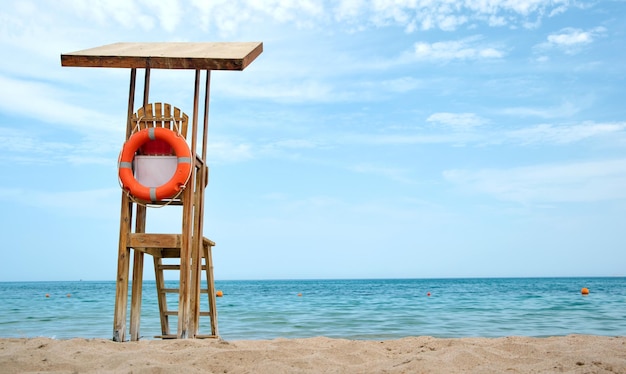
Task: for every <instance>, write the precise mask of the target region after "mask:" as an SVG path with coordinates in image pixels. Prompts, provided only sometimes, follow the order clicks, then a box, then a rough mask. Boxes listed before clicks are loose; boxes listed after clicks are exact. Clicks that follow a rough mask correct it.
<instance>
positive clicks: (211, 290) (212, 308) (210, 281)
mask: <svg viewBox="0 0 626 374" xmlns="http://www.w3.org/2000/svg"><path fill="white" fill-rule="evenodd" d="M211 243H212V244H213V245H215V243H213V242H212V241H211V240H209V239H207V238H203V244H204V245H203V246H202V249H203V251H204V261H205V263H206V264H205V271H206V283H207V293H208V297H209V312H210V313H211V321H210V323H211V334H212V335H215V336H217V335H219V330H218V325H217V300H216V297H215V277H214V275H213V254H212V253H211V252H212V251H211V249H212V248H213V245H210V244H211Z"/></svg>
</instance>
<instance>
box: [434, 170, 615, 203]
mask: <svg viewBox="0 0 626 374" xmlns="http://www.w3.org/2000/svg"><path fill="white" fill-rule="evenodd" d="M443 177H444V178H445V179H446V180H448V181H449V182H451V183H454V184H455V185H457V186H458V187H459V188H461V189H462V190H468V191H474V192H478V193H482V194H487V195H491V196H493V197H494V198H496V199H499V200H503V201H512V202H517V203H524V204H533V203H561V202H598V201H608V200H617V199H626V159H617V160H606V161H592V162H579V163H569V164H555V165H535V166H528V167H519V168H513V169H482V170H447V171H445V172H444V173H443Z"/></svg>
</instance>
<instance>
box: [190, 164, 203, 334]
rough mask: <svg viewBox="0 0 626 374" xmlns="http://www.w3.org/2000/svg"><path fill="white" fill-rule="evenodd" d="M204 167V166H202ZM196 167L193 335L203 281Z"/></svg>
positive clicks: (199, 178)
mask: <svg viewBox="0 0 626 374" xmlns="http://www.w3.org/2000/svg"><path fill="white" fill-rule="evenodd" d="M200 167H202V166H200ZM200 170H201V169H200ZM200 170H198V169H196V179H195V181H194V186H193V187H194V205H195V206H194V216H193V220H194V224H193V247H192V257H193V266H192V270H191V275H192V289H191V298H192V299H191V318H192V328H193V330H192V331H193V336H194V337H195V336H196V335H197V334H198V330H199V328H200V291H201V288H202V287H201V281H202V257H204V256H203V249H202V239H203V236H202V190H203V187H204V186H203V183H202V175H203V174H202V172H201V171H200Z"/></svg>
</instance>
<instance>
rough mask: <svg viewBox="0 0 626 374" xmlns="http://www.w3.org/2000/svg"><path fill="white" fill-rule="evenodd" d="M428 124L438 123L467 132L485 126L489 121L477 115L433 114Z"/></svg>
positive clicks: (427, 120)
mask: <svg viewBox="0 0 626 374" xmlns="http://www.w3.org/2000/svg"><path fill="white" fill-rule="evenodd" d="M426 122H433V123H437V124H440V125H443V126H446V127H449V128H452V129H455V130H457V131H467V130H471V129H472V128H475V127H477V126H481V125H484V124H485V123H487V122H488V121H487V120H486V119H484V118H481V117H479V116H478V115H476V114H475V113H447V112H441V113H434V114H431V115H430V116H429V117H428V118H427V119H426Z"/></svg>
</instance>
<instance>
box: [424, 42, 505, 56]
mask: <svg viewBox="0 0 626 374" xmlns="http://www.w3.org/2000/svg"><path fill="white" fill-rule="evenodd" d="M479 39H480V37H472V38H466V39H462V40H455V41H447V42H435V43H426V42H418V43H415V45H414V55H413V58H414V59H416V60H442V61H450V60H479V59H494V58H496V59H497V58H501V57H503V56H504V52H503V51H501V50H498V49H497V48H494V47H490V46H480V45H478V43H477V42H478V40H479Z"/></svg>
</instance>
